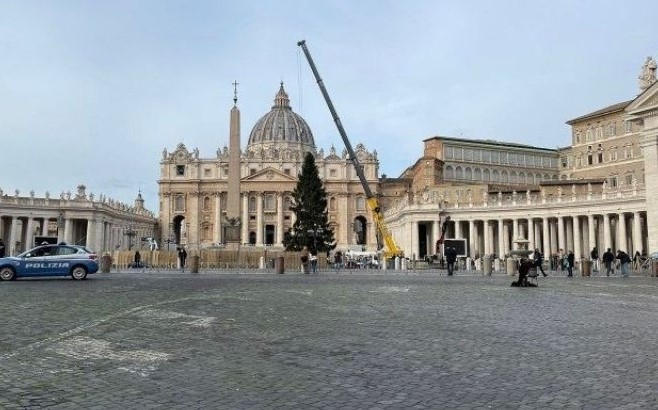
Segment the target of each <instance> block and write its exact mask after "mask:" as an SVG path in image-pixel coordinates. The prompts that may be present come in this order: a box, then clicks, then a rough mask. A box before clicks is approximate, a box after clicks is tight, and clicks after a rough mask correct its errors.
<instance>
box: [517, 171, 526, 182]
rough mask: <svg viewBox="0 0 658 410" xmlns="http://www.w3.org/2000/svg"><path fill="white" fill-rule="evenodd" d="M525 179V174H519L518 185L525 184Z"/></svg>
mask: <svg viewBox="0 0 658 410" xmlns="http://www.w3.org/2000/svg"><path fill="white" fill-rule="evenodd" d="M525 183H526V179H525V173H523V172H519V184H525Z"/></svg>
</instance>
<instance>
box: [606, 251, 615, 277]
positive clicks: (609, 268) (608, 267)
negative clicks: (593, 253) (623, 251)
mask: <svg viewBox="0 0 658 410" xmlns="http://www.w3.org/2000/svg"><path fill="white" fill-rule="evenodd" d="M614 260H615V255H614V254H613V253H612V249H610V248H608V250H607V251H605V253H603V266H605V276H610V272H612V274H613V275H614V273H615V271H614V270H613V268H612V262H614Z"/></svg>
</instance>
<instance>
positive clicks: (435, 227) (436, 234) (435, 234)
mask: <svg viewBox="0 0 658 410" xmlns="http://www.w3.org/2000/svg"><path fill="white" fill-rule="evenodd" d="M446 236H447V235H446ZM440 237H441V225H440V224H439V221H434V222H433V223H432V235H431V236H430V238H432V239H431V241H432V243H430V249H431V251H430V253H429V254H430V255H432V254H434V253H436V241H438V240H439V238H440Z"/></svg>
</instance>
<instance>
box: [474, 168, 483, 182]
mask: <svg viewBox="0 0 658 410" xmlns="http://www.w3.org/2000/svg"><path fill="white" fill-rule="evenodd" d="M473 179H474V180H476V181H482V171H481V170H480V168H475V172H474V173H473Z"/></svg>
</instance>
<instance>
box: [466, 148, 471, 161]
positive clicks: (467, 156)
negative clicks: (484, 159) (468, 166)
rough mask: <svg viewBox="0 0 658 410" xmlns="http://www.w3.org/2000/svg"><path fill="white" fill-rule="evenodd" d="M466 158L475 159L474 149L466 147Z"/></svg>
mask: <svg viewBox="0 0 658 410" xmlns="http://www.w3.org/2000/svg"><path fill="white" fill-rule="evenodd" d="M464 160H465V161H473V150H472V149H468V148H466V149H464Z"/></svg>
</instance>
